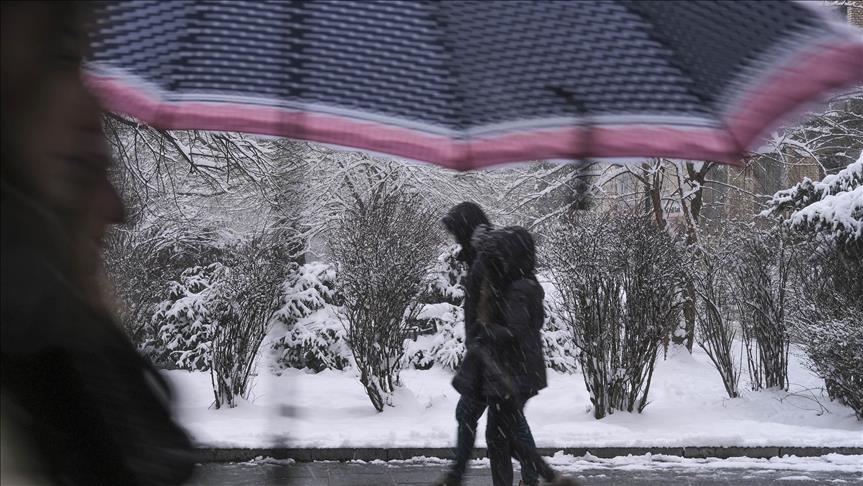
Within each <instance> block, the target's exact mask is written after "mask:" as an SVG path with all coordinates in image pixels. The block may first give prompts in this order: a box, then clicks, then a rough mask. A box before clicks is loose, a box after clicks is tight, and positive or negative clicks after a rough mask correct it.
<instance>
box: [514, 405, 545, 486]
mask: <svg viewBox="0 0 863 486" xmlns="http://www.w3.org/2000/svg"><path fill="white" fill-rule="evenodd" d="M516 432H517V435H516V440H517V441H519V442H521V443H523V444H524V445H525V446H527V447H529V448H531V449H536V442H534V440H533V434H532V433H531V432H530V426H529V425H528V424H527V418H526V417H525V416H524V413H520V414H518V423H517V424H516ZM515 455H516V456H517V457H516V458H517V459H518V461H519V462H520V463H521V479H522V481H524V484H527V485H533V484H539V473H537V472H536V468H534V467H533V464H531V463H530V461H524V460H522V458H521V457H520V456H519V455H518V453H516V454H515Z"/></svg>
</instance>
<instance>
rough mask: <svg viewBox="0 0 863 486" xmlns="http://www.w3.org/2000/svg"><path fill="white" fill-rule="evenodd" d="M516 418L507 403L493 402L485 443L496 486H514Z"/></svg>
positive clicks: (489, 411) (490, 406) (490, 407)
mask: <svg viewBox="0 0 863 486" xmlns="http://www.w3.org/2000/svg"><path fill="white" fill-rule="evenodd" d="M515 421H516V417H515V415H514V414H513V407H512V406H509V404H508V403H507V402H491V403H490V404H489V407H488V422H487V424H486V427H485V441H486V444H487V445H488V458H489V461H490V462H491V479H492V484H493V485H494V486H512V460H511V459H510V457H511V456H512V448H511V445H510V443H511V442H513V438H514V436H513V431H514V430H515Z"/></svg>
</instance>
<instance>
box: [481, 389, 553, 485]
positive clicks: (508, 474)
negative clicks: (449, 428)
mask: <svg viewBox="0 0 863 486" xmlns="http://www.w3.org/2000/svg"><path fill="white" fill-rule="evenodd" d="M524 404H525V400H524V399H521V398H514V399H509V400H503V401H492V402H489V405H488V407H489V410H488V425H487V426H486V428H485V439H486V442H487V443H488V457H489V459H490V460H491V478H492V483H493V484H494V486H512V461H511V460H510V457H512V456H515V457H517V458H518V459H519V461H521V467H522V471H524V470H525V469H527V468H530V469H531V471H534V472H533V474H534V475H535V474H536V473H537V472H538V473H539V475H541V476H542V477H543V478H545V480H546V481H551V480H553V479H554V470H553V469H551V467H550V466H549V465H548V464H547V463H546V462H545V461H544V460H543V459H542V457H541V456H540V455H539V453H538V452H537V451H536V445H535V444H534V442H533V440H531V441H530V443H527V442H526V441H524V440H521V437H522V434H521V432H519V429H520V428H521V427H525V428H527V420H526V419H525V417H524ZM522 424H524V425H522ZM534 481H536V477H535V476H534ZM525 482H528V481H527V480H525Z"/></svg>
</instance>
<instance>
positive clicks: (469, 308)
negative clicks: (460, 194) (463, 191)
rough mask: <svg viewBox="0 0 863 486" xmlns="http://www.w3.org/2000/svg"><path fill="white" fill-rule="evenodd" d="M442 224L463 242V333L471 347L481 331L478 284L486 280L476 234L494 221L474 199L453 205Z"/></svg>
mask: <svg viewBox="0 0 863 486" xmlns="http://www.w3.org/2000/svg"><path fill="white" fill-rule="evenodd" d="M443 224H444V226H445V227H446V229H447V231H449V232H450V234H452V235H453V238H455V240H456V242H457V243H458V244H459V245H460V246H461V251H459V254H458V256H457V259H458V260H459V261H461V262H464V263H465V264H466V265H467V268H468V271H467V275H466V276H465V280H464V286H465V295H464V334H465V345H466V346H468V347H470V346H472V345H473V344H474V341H475V340H476V337H477V335H478V329H477V327H476V325H475V322H476V305H475V303H476V294H477V291H478V289H479V285H480V284H481V283H482V280H483V276H482V275H483V268H484V266H483V264H482V262H479V261H477V259H476V250H475V248H474V243H475V241H476V239H475V234H477V233H478V234H480V235H482V234H485V233H486V232H487V231H488V230H489V229H490V228H491V224H490V223H489V221H488V217H486V215H485V213H484V212H483V211H482V209H481V208H480V207H479V206H478V205H476V204H474V203H472V202H463V203H461V204H457V205H456V206H454V207H453V208H452V209H451V210H450V211H449V213H447V215H446V216H444V218H443ZM462 366H464V364H463V365H462Z"/></svg>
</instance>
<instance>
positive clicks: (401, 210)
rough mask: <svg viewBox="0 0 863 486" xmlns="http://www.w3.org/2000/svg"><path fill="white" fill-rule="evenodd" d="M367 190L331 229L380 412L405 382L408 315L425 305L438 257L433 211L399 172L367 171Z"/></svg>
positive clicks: (357, 346) (356, 350) (366, 379)
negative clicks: (402, 180)
mask: <svg viewBox="0 0 863 486" xmlns="http://www.w3.org/2000/svg"><path fill="white" fill-rule="evenodd" d="M369 178H370V179H369V181H368V182H369V183H368V187H369V189H370V190H369V191H368V192H366V193H365V194H360V193H357V196H358V197H357V198H356V199H355V200H354V201H353V204H352V205H351V206H350V207H349V208H348V209H347V210H346V211H345V213H344V214H343V216H342V219H341V226H340V227H339V228H338V229H337V230H336V231H334V232H333V234H332V236H331V238H330V247H331V249H332V252H333V255H334V256H335V259H336V261H337V262H338V264H339V272H338V279H339V283H340V293H341V295H343V296H344V301H345V311H344V312H345V328H346V331H347V337H348V344H349V346H350V347H351V351H352V352H353V356H354V360H355V362H356V365H357V369H358V370H359V372H360V382H361V383H362V384H363V386H364V387H365V389H366V393H367V394H368V396H369V399H370V400H371V402H372V405H373V406H374V407H375V409H376V410H378V411H383V409H384V406H386V405H392V393H393V392H394V391H395V387H396V386H397V385H398V384H399V372H400V370H401V365H402V361H403V360H402V357H403V354H404V346H405V340H406V339H407V338H408V325H407V322H408V321H409V320H411V319H415V318H416V315H417V312H418V311H419V310H420V306H419V305H417V302H416V298H417V295H418V294H419V293H420V292H421V291H422V289H423V286H424V283H425V277H426V273H427V269H428V266H429V265H430V264H431V263H432V261H433V260H434V257H435V248H436V243H437V241H436V238H435V237H434V235H435V233H436V231H435V230H436V221H437V218H436V217H435V215H433V214H430V213H429V211H428V210H427V209H426V208H424V206H423V204H422V201H421V199H420V198H419V196H418V195H417V194H416V193H411V192H409V191H406V190H405V188H404V187H403V186H401V185H400V184H398V181H397V180H395V176H394V175H393V174H391V173H386V172H377V173H375V172H371V173H369Z"/></svg>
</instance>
